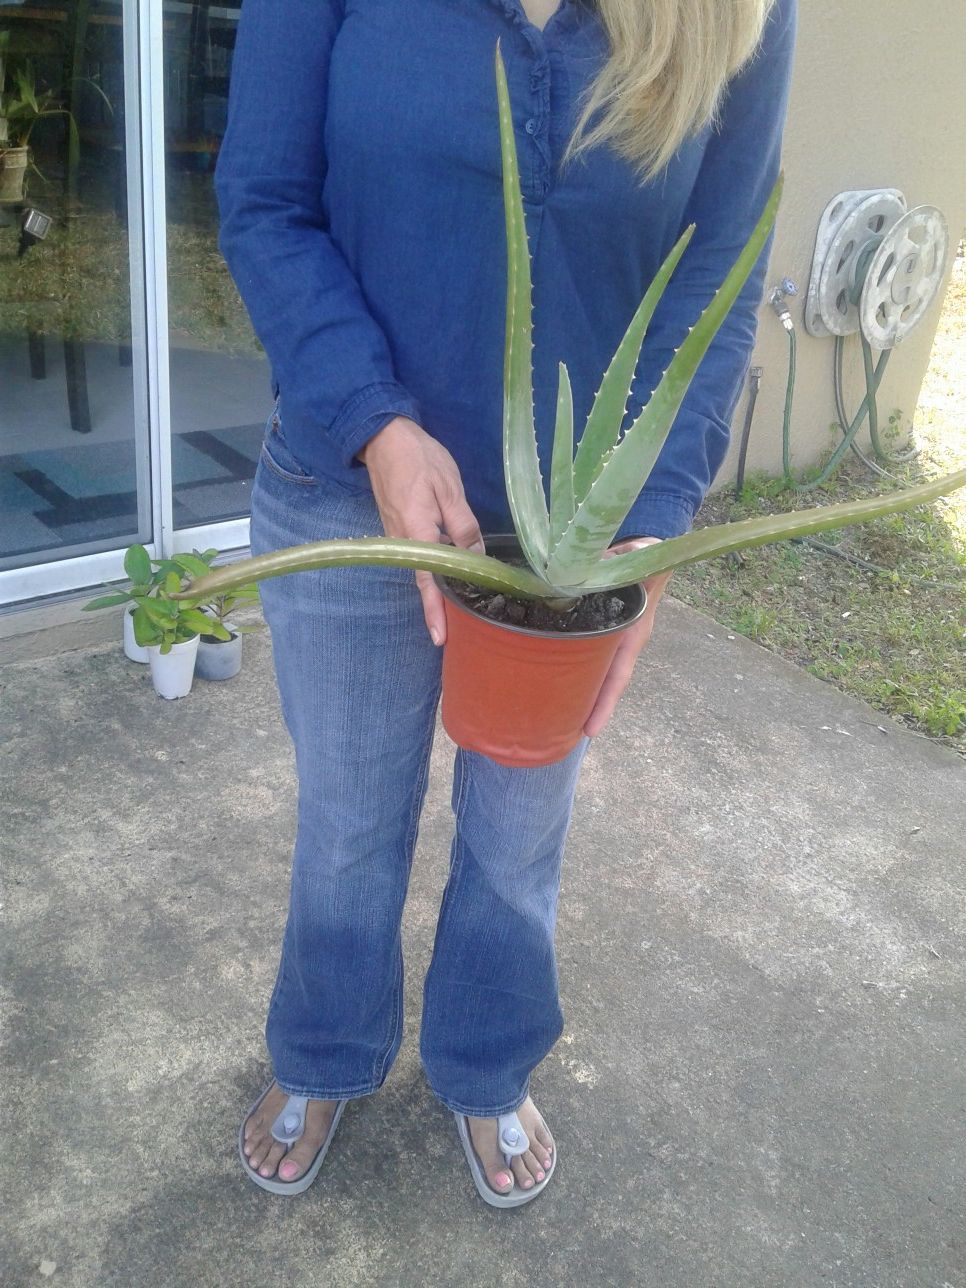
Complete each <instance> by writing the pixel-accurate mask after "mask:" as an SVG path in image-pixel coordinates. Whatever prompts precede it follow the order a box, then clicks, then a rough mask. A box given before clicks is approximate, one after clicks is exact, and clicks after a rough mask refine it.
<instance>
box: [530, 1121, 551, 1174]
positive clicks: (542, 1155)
mask: <svg viewBox="0 0 966 1288" xmlns="http://www.w3.org/2000/svg"><path fill="white" fill-rule="evenodd" d="M532 1139H533V1142H534V1143H533V1145H532V1146H531V1148H532V1149H533V1152H534V1154H536V1156H537V1158H538V1159H539V1160H540V1162H541V1163H542V1164H543V1166H544V1167H549V1166H550V1164H551V1163H552V1162H553V1137H552V1136H551V1135H550V1133H549V1132H548V1131H547V1128H546V1125H545V1124H544V1123H542V1122H540V1123H538V1124H537V1125H536V1127H534V1129H533V1137H532Z"/></svg>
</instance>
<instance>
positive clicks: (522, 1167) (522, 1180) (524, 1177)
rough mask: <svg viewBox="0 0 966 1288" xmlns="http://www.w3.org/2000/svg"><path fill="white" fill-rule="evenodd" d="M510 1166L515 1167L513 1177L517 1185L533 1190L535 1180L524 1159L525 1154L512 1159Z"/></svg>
mask: <svg viewBox="0 0 966 1288" xmlns="http://www.w3.org/2000/svg"><path fill="white" fill-rule="evenodd" d="M510 1166H511V1168H512V1169H513V1179H514V1180H515V1181H516V1183H517V1185H519V1186H520V1189H521V1190H532V1189H533V1185H534V1180H533V1177H532V1176H531V1175H530V1171H529V1168H528V1167H527V1165H526V1163H525V1162H524V1161H523V1156H522V1155H520V1156H519V1157H518V1158H514V1159H513V1160H512V1161H511V1163H510Z"/></svg>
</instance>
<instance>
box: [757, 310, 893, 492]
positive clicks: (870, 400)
mask: <svg viewBox="0 0 966 1288" xmlns="http://www.w3.org/2000/svg"><path fill="white" fill-rule="evenodd" d="M789 336H790V337H791V338H792V339H794V333H793V332H789ZM862 343H863V346H864V348H863V354H864V356H865V357H866V362H865V382H866V383H865V397H864V398H863V399H862V402H861V403H860V404H859V410H858V411H857V412H856V413H855V415H854V417H853V418H852V419H851V421H849V423H848V425H847V426H845V425H844V424H843V425H842V426H841V429H842V435H843V437H842V441H841V443H839V445H838V447H836V449H835V451H834V452H833V453H832V455H831V456H830V457H829V459H828V460H827V461H826V462H825V465H824V467H823V468H822V471H821V473H820V474H819V475H818V477H817V478H815V479H813V480H812V481H811V482H810V483H792V482H791V451H790V439H791V407H792V401H793V398H794V391H795V368H794V363H793V361H791V360H790V361H789V370H788V385H787V388H786V393H785V416H784V420H783V424H782V460H783V462H784V466H785V478H786V479H788V480H789V486H790V487H791V488H792V490H793V491H795V492H811V491H813V490H814V489H815V488H817V487H821V485H822V484H823V483H824V482H826V480H827V479H828V478H829V477H830V475H831V474H832V473H834V471H835V470H836V469H837V468H838V466H839V462H840V461H841V460H842V457H843V456H844V455H845V453H846V452H847V451H848V450H849V449H850V448H851V446H852V442H853V440H854V438H855V436H856V434H857V433H858V432H859V429H860V428H861V426H862V422H863V421H864V420H865V418H866V416H869V417H870V423H874V424H875V426H876V431H877V432H878V409H877V405H876V394H877V393H878V391H879V385H880V384H881V383H882V377H883V375H884V374H885V369H886V367H887V366H888V364H889V358H890V356H891V354H892V350H891V349H883V351H882V353H881V354H880V355H879V361H878V362H876V363H875V364H874V365H873V362H872V349H871V346H870V345H869V343H868V341H867V340H866V339H865V337H864V336H863V337H862ZM866 349H867V350H868V352H867V354H866V353H865V350H866ZM794 352H795V349H794V345H793V346H792V347H791V353H792V354H794ZM877 441H878V438H876V439H875V440H873V443H874V444H875V442H877Z"/></svg>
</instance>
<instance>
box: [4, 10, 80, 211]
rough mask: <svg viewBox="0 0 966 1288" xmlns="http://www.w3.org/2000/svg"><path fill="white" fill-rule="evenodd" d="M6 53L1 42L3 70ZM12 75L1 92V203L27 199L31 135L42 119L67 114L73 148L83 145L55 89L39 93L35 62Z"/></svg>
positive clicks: (73, 122) (74, 149)
mask: <svg viewBox="0 0 966 1288" xmlns="http://www.w3.org/2000/svg"><path fill="white" fill-rule="evenodd" d="M3 34H5V35H8V33H3ZM2 54H3V46H0V71H2V70H3V68H2V61H3V60H2ZM8 71H9V69H8ZM9 75H10V79H11V80H12V81H13V88H12V89H10V90H8V91H6V92H5V93H0V204H2V203H18V202H21V201H23V200H24V189H25V186H26V178H27V168H28V165H29V163H30V136H31V134H32V133H33V129H34V126H35V125H36V124H37V122H38V121H41V120H43V119H44V118H46V117H51V116H63V117H66V119H67V129H68V131H69V134H70V147H71V150H72V151H73V152H74V153H76V152H77V150H78V148H79V141H78V134H77V124H76V122H75V121H74V118H73V116H72V115H71V113H70V112H69V111H68V110H67V108H66V107H63V106H62V105H61V104H60V103H59V102H58V101H57V96H56V95H55V93H54V91H53V90H46V91H45V92H43V93H41V94H38V93H37V90H36V86H35V82H34V72H33V67H32V66H31V64H30V63H29V62H28V63H24V64H23V65H22V66H20V67H17V68H16V69H14V70H12V71H9ZM5 79H6V74H4V75H3V76H2V77H0V88H2V86H3V84H4V83H5Z"/></svg>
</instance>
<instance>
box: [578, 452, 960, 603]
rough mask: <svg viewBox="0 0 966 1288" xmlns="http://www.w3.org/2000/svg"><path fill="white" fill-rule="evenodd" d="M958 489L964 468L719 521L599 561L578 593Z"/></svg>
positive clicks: (861, 518) (895, 510)
mask: <svg viewBox="0 0 966 1288" xmlns="http://www.w3.org/2000/svg"><path fill="white" fill-rule="evenodd" d="M961 487H966V470H959V471H957V472H956V473H955V474H947V475H945V476H944V477H943V478H939V479H933V480H932V481H931V482H929V483H921V484H920V485H919V486H918V487H911V488H904V489H903V490H902V491H900V492H892V493H890V494H888V495H886V496H873V497H869V498H868V499H867V500H864V501H842V502H840V503H839V504H838V505H826V506H821V507H819V508H817V509H813V510H793V511H792V512H791V513H789V514H772V515H768V516H766V517H765V518H761V519H742V520H740V521H739V522H737V523H720V524H717V525H716V526H715V527H713V528H702V529H701V530H700V531H698V532H689V533H688V534H687V535H686V536H684V537H674V538H672V539H671V540H670V541H662V542H660V543H659V544H658V545H653V546H648V547H647V548H646V549H644V550H633V551H629V552H628V553H627V554H621V555H613V556H612V557H611V558H610V559H604V560H602V561H601V563H600V564H599V565H598V566H597V568H596V570H595V571H594V574H593V575H592V576H591V577H590V578H589V580H588V582H587V584H586V585H585V586H581V588H580V589H581V592H582V593H586V592H587V591H591V590H604V589H608V588H610V587H614V586H628V585H630V584H631V582H635V581H643V580H644V578H645V577H652V576H654V574H655V573H659V572H667V571H668V570H669V569H671V568H679V567H680V566H681V565H682V564H689V563H698V562H700V561H701V560H703V559H714V558H715V557H716V556H718V555H726V554H729V553H730V552H731V551H733V550H745V549H747V548H748V547H750V546H764V545H769V544H770V543H772V542H775V541H788V540H791V539H792V538H793V537H809V536H812V535H813V534H814V533H816V532H825V531H827V530H828V529H829V528H844V527H845V526H846V525H848V524H851V523H866V522H868V521H869V520H870V519H877V518H878V517H879V516H880V515H883V514H897V513H899V511H901V510H911V509H913V507H914V506H917V505H925V504H926V503H927V502H929V501H935V500H936V499H937V498H938V497H941V496H948V495H949V493H950V492H955V491H957V490H958V489H959V488H961Z"/></svg>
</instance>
